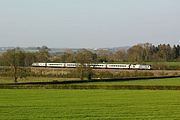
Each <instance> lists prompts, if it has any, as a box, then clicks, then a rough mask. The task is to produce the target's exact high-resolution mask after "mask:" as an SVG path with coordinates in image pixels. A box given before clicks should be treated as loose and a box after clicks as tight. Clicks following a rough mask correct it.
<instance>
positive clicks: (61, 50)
mask: <svg viewBox="0 0 180 120" xmlns="http://www.w3.org/2000/svg"><path fill="white" fill-rule="evenodd" d="M14 48H16V47H0V52H1V53H2V52H6V51H7V50H8V49H14ZM19 48H20V49H23V50H24V51H26V52H37V51H39V48H40V47H19ZM128 48H130V46H123V47H113V48H85V49H88V50H90V51H96V50H108V51H112V52H114V51H117V50H122V49H123V50H127V49H128ZM49 49H50V51H49V52H50V53H64V52H66V51H68V50H70V51H73V52H76V51H78V50H80V49H83V48H49Z"/></svg>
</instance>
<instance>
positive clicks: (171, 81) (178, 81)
mask: <svg viewBox="0 0 180 120" xmlns="http://www.w3.org/2000/svg"><path fill="white" fill-rule="evenodd" d="M81 84H84V85H146V86H147V85H151V86H157V85H159V86H164V85H166V86H180V77H179V78H163V79H146V80H131V81H113V82H89V83H81Z"/></svg>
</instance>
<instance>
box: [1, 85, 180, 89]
mask: <svg viewBox="0 0 180 120" xmlns="http://www.w3.org/2000/svg"><path fill="white" fill-rule="evenodd" d="M0 89H107V90H180V86H147V85H146V86H145V85H73V84H24V85H23V84H21V85H7V84H4V85H0Z"/></svg>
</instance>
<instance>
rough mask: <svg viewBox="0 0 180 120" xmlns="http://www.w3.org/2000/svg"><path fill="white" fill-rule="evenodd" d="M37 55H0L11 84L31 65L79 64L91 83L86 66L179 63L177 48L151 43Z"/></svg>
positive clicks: (20, 52)
mask: <svg viewBox="0 0 180 120" xmlns="http://www.w3.org/2000/svg"><path fill="white" fill-rule="evenodd" d="M38 50H39V51H38V52H25V51H24V50H22V49H21V48H15V49H10V50H7V51H6V52H4V53H2V54H1V55H0V66H10V67H11V73H12V76H13V77H14V81H15V82H17V79H18V78H19V77H23V76H26V75H27V73H28V72H27V71H28V67H29V66H31V64H32V63H33V62H63V63H69V62H74V63H80V64H81V65H80V67H79V68H77V71H79V76H80V78H81V79H83V78H84V76H86V77H87V78H88V79H91V76H92V74H93V73H92V70H91V68H90V67H87V66H86V65H85V63H102V62H111V63H121V62H135V63H143V62H157V61H180V45H174V46H170V45H169V44H160V45H157V46H155V45H152V44H150V43H145V44H137V45H134V46H132V47H130V48H129V49H127V50H125V49H120V50H117V51H110V50H104V49H100V50H87V49H80V50H79V51H77V52H73V51H72V50H70V49H68V50H66V51H65V52H64V53H61V54H50V52H49V51H50V49H49V48H48V47H47V46H42V47H39V48H38Z"/></svg>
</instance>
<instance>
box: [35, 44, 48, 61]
mask: <svg viewBox="0 0 180 120" xmlns="http://www.w3.org/2000/svg"><path fill="white" fill-rule="evenodd" d="M38 50H39V52H37V53H36V60H37V62H48V60H49V57H50V55H49V51H50V49H49V48H48V47H47V46H42V47H38Z"/></svg>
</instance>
